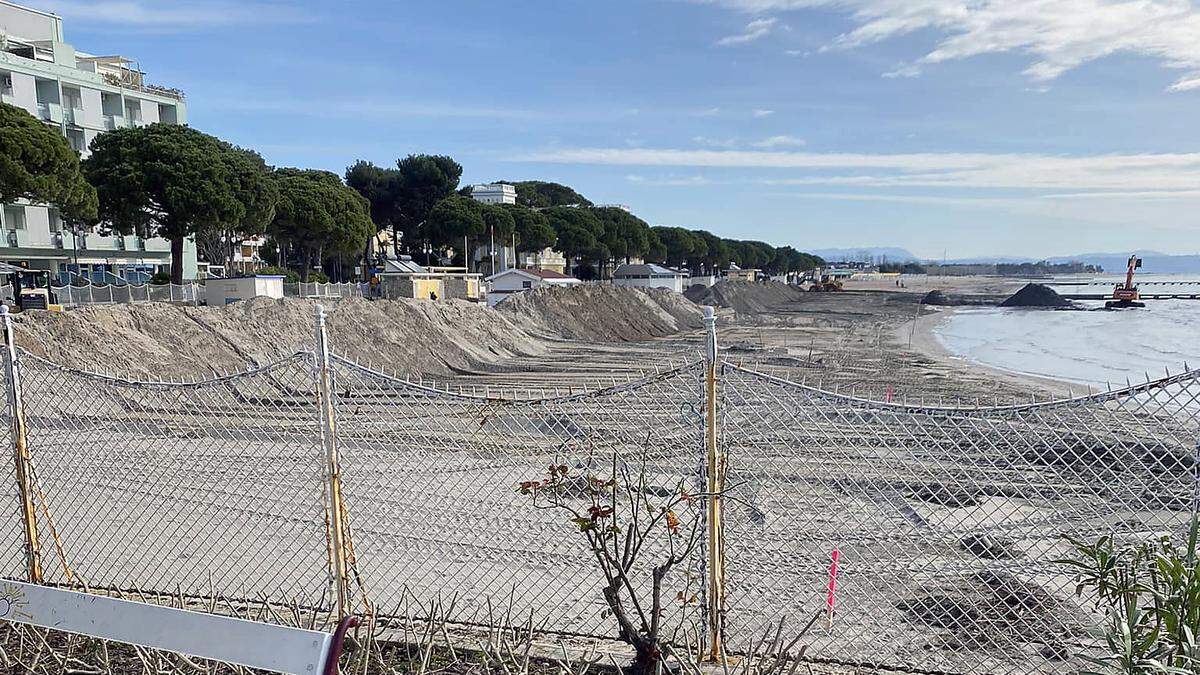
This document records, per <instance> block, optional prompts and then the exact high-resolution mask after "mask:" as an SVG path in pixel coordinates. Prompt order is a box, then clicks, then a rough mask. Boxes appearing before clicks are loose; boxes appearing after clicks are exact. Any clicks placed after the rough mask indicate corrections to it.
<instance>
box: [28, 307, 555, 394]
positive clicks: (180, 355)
mask: <svg viewBox="0 0 1200 675" xmlns="http://www.w3.org/2000/svg"><path fill="white" fill-rule="evenodd" d="M316 304H317V303H316V302H315V301H312V300H301V299H297V298H285V299H283V300H273V299H270V298H255V299H253V300H248V301H245V302H237V303H234V304H231V305H227V306H224V307H184V306H179V305H170V304H164V303H146V304H122V305H107V306H96V307H86V308H81V309H78V310H73V311H69V312H63V313H54V312H28V313H25V314H20V315H18V316H17V321H18V323H19V325H18V327H17V342H18V344H20V345H21V346H22V347H24V348H25V349H28V350H29V351H30V352H33V353H34V354H38V355H40V356H45V357H46V358H49V359H50V360H52V361H55V362H56V363H61V364H63V365H67V366H72V367H77V368H84V369H94V368H96V367H98V366H97V364H103V368H104V369H107V370H112V371H115V372H119V373H121V374H123V375H129V376H132V377H151V376H154V377H178V376H196V375H203V374H207V373H212V372H213V370H214V369H215V370H231V369H238V368H244V367H246V366H247V365H250V364H262V363H266V362H268V361H271V360H273V359H277V358H279V357H281V356H286V355H289V354H293V353H295V352H296V351H299V350H302V349H312V346H313V316H314V312H315V305H316ZM325 308H326V311H327V314H328V326H329V331H330V339H331V341H332V344H333V347H334V349H335V350H336V351H337V352H338V353H339V354H342V355H344V356H347V357H348V358H352V359H355V360H356V361H360V362H372V363H386V364H388V367H389V368H392V369H395V370H397V371H400V372H413V371H417V372H425V373H439V374H443V373H449V372H451V371H454V370H458V369H467V368H472V367H475V366H477V365H479V364H481V363H487V362H491V361H495V360H497V359H498V358H502V357H506V356H516V355H522V354H537V353H540V351H541V350H542V349H543V348H544V347H543V345H542V343H541V341H540V340H539V339H538V338H536V337H535V336H533V335H532V334H530V333H529V332H527V331H526V330H525V329H524V328H523V327H522V326H520V325H517V324H516V323H514V322H512V321H510V320H508V318H507V317H504V316H502V315H500V316H498V315H497V314H496V313H495V312H491V311H489V310H487V309H486V308H484V307H480V306H477V305H474V304H471V303H466V302H439V303H434V302H425V301H411V300H408V301H406V300H381V301H376V302H368V301H365V300H361V299H353V300H341V301H330V302H326V303H325Z"/></svg>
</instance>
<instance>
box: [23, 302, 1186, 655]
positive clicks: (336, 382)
mask: <svg viewBox="0 0 1200 675" xmlns="http://www.w3.org/2000/svg"><path fill="white" fill-rule="evenodd" d="M0 311H2V310H0ZM5 323H6V325H8V331H9V341H10V343H11V321H9V320H8V318H7V317H5ZM324 335H325V333H324V329H323V327H319V328H318V330H317V331H316V336H317V341H316V349H315V350H314V351H312V352H303V353H300V354H297V355H296V356H293V357H291V358H288V359H283V360H280V361H278V362H275V363H271V364H268V365H265V366H262V367H259V368H256V369H254V370H251V371H247V372H243V373H237V374H232V375H226V376H221V377H216V378H212V379H207V380H201V381H195V382H145V381H131V380H126V379H122V378H119V377H114V376H111V375H101V374H95V373H87V372H81V371H78V370H71V369H67V368H63V367H60V366H57V365H55V364H53V363H51V362H49V361H46V360H44V359H41V358H38V357H35V356H32V355H30V354H27V353H24V352H21V351H20V350H17V349H10V350H8V351H7V357H6V363H7V365H8V369H7V370H6V374H7V378H6V379H7V382H8V395H7V397H6V401H7V405H6V406H5V407H4V415H5V421H6V422H7V425H6V427H7V428H8V429H9V434H8V436H7V437H6V440H7V441H8V443H9V447H10V448H13V455H12V457H13V461H12V462H10V465H9V467H8V469H7V470H6V473H4V474H2V475H0V481H3V482H4V487H3V488H0V489H2V490H4V491H5V493H6V495H7V496H8V497H9V498H10V499H11V500H12V503H14V504H15V511H14V513H15V515H16V518H14V519H12V520H10V526H9V527H8V530H7V531H6V532H4V533H3V534H5V535H7V536H6V538H5V540H4V542H5V544H4V545H5V548H4V549H3V551H2V552H0V553H2V555H0V566H2V567H0V573H3V574H5V575H8V576H14V577H22V578H35V579H37V580H42V581H45V582H47V583H57V584H73V585H77V586H82V585H86V586H89V587H92V588H102V587H111V588H118V589H123V590H144V591H156V592H168V593H175V592H178V593H182V594H185V595H193V596H198V597H207V596H213V595H219V596H225V597H234V598H244V599H265V600H268V601H273V602H278V603H280V604H286V603H297V604H301V605H305V606H320V607H329V606H333V605H334V604H335V603H339V602H341V603H344V604H345V605H347V606H348V607H350V608H352V609H353V610H355V611H374V612H376V613H377V614H379V615H382V616H385V617H386V616H389V615H398V616H411V615H420V614H422V613H423V612H431V611H433V610H432V608H431V603H434V602H436V601H437V600H438V599H439V598H440V599H441V602H442V605H441V608H440V609H439V610H437V611H439V612H440V613H443V614H448V615H449V617H448V618H450V619H452V620H454V621H457V622H461V623H463V624H490V623H495V621H496V620H497V618H498V616H499V614H498V613H503V614H504V615H505V621H506V622H508V621H512V620H513V618H514V617H522V620H524V618H528V617H533V620H534V621H535V624H536V625H537V626H538V627H539V629H541V630H546V631H556V632H560V633H574V634H587V635H598V636H610V637H611V636H613V635H614V634H615V624H614V621H613V618H612V616H611V615H610V614H609V613H608V611H607V607H606V604H605V601H604V600H603V598H602V596H601V592H600V589H601V587H602V585H603V584H604V583H605V580H604V578H603V577H602V576H601V573H600V571H599V570H598V569H597V568H596V565H595V562H594V560H593V559H592V557H591V555H592V553H591V552H590V551H589V550H588V548H587V546H586V545H584V543H583V541H582V538H581V537H580V536H579V533H578V530H574V529H573V525H572V522H571V519H570V518H568V517H566V516H564V515H563V514H562V513H560V512H558V511H555V510H547V509H538V508H534V505H533V504H531V502H530V500H529V498H528V497H527V496H525V495H522V494H519V491H518V490H517V489H516V488H517V486H519V485H520V484H521V483H523V482H525V481H529V480H538V479H540V478H541V477H543V476H544V475H545V473H546V471H547V467H548V466H550V465H556V466H557V465H563V464H565V465H567V466H569V467H570V468H571V470H572V474H571V475H572V476H573V477H574V476H579V477H580V478H578V479H574V480H582V476H585V475H586V474H587V473H589V472H593V471H594V472H595V473H597V474H604V473H606V472H607V471H608V469H607V466H608V462H610V461H612V458H613V457H614V456H617V457H619V461H620V462H624V463H630V464H632V465H634V469H635V470H636V471H638V472H640V473H641V474H642V475H644V476H645V477H646V482H645V485H644V486H643V487H642V488H641V489H642V490H644V491H649V492H655V493H656V494H670V493H671V492H672V490H674V489H676V486H679V485H683V486H685V488H686V489H688V490H693V491H694V493H695V494H701V493H705V492H708V493H710V494H712V493H715V494H717V495H719V497H717V499H718V500H719V502H720V503H719V504H718V503H717V502H715V501H708V502H706V506H707V507H708V508H705V509H701V510H700V512H701V513H707V514H710V517H711V519H710V520H709V521H708V522H706V523H705V527H704V530H703V531H704V532H705V537H704V541H703V545H702V547H701V548H700V550H698V551H696V552H695V555H692V556H690V557H688V558H687V559H686V560H685V561H684V562H683V563H682V564H681V565H679V566H678V567H677V568H676V569H675V570H673V572H672V573H671V575H670V576H669V578H667V579H666V580H665V582H664V591H665V593H666V594H667V595H668V596H669V598H670V600H669V601H668V602H666V603H665V605H666V606H667V613H666V617H665V619H666V621H668V623H671V624H673V625H682V624H684V623H685V622H690V623H693V624H694V623H697V622H698V623H699V624H701V625H703V626H708V627H711V629H712V630H714V631H718V635H719V633H720V632H723V634H724V636H725V637H726V639H727V640H729V639H730V638H734V639H735V642H736V643H740V644H747V643H748V641H749V640H750V639H751V638H752V637H757V636H759V635H761V634H762V632H763V631H764V630H765V629H766V627H767V625H768V624H769V622H771V621H775V620H777V619H779V618H781V617H785V616H786V617H791V618H792V619H793V622H795V621H798V620H800V619H801V618H803V617H808V616H811V615H812V614H813V613H814V612H821V613H822V619H821V621H820V622H819V623H818V631H817V633H816V634H815V637H814V638H813V646H812V648H811V650H810V654H811V655H813V656H815V657H817V658H824V659H829V660H833V661H838V662H842V663H850V664H857V665H880V666H887V667H895V668H904V669H911V670H918V671H959V672H972V673H975V672H1053V671H1066V670H1072V669H1075V668H1078V666H1079V661H1078V654H1080V653H1081V652H1084V651H1086V650H1088V649H1090V648H1092V647H1093V646H1094V645H1095V637H1094V633H1093V627H1094V626H1095V625H1096V623H1097V618H1096V617H1095V616H1093V615H1092V614H1091V612H1090V610H1089V607H1088V604H1087V603H1086V602H1084V601H1081V600H1079V599H1076V598H1075V597H1074V593H1073V587H1072V578H1071V575H1070V574H1069V573H1068V572H1067V571H1065V569H1064V568H1063V567H1062V566H1061V565H1060V564H1058V563H1055V562H1054V560H1055V559H1057V558H1061V557H1063V556H1064V555H1067V554H1068V553H1069V551H1068V549H1067V547H1066V545H1065V543H1064V540H1063V536H1064V535H1071V536H1076V537H1083V538H1095V537H1098V536H1099V535H1101V534H1104V533H1115V534H1117V535H1119V536H1120V537H1122V538H1127V539H1134V538H1141V537H1145V536H1147V535H1149V534H1150V533H1153V532H1158V531H1178V530H1179V529H1180V528H1181V527H1183V525H1184V524H1185V522H1186V521H1187V520H1188V518H1190V517H1191V515H1192V513H1193V510H1194V509H1195V507H1196V496H1195V495H1196V489H1197V485H1198V483H1197V480H1196V477H1195V475H1194V472H1195V471H1196V470H1197V467H1198V465H1197V463H1196V462H1195V461H1194V458H1195V454H1196V441H1197V439H1198V438H1200V418H1198V415H1200V400H1198V399H1200V382H1198V381H1197V378H1198V377H1200V374H1196V373H1186V374H1183V375H1177V376H1174V377H1169V378H1166V379H1163V380H1158V381H1155V382H1148V383H1146V384H1144V385H1142V386H1131V387H1129V388H1127V389H1122V390H1120V391H1113V392H1106V393H1103V394H1100V395H1095V396H1087V397H1081V398H1075V399H1069V400H1060V401H1054V402H1050V403H1029V404H1023V405H1005V406H991V407H973V406H958V405H955V406H941V405H938V406H923V405H917V404H913V403H911V402H888V401H886V400H885V401H871V400H867V399H864V398H858V397H855V396H851V395H842V394H837V393H833V392H829V391H825V390H822V389H818V388H814V387H810V386H807V385H804V384H800V383H796V382H791V381H787V380H784V379H780V378H777V377H773V376H771V375H768V374H764V373H763V372H759V371H758V370H756V369H755V368H752V367H747V366H742V365H732V364H729V363H726V362H724V361H723V360H722V358H721V356H720V355H719V354H717V353H716V350H715V346H711V345H710V350H709V354H708V355H704V356H701V355H698V356H697V359H696V360H694V361H692V362H689V363H685V364H683V365H680V366H678V367H671V368H669V369H666V370H663V371H661V372H657V373H654V374H650V375H646V376H645V377H642V378H639V379H636V380H634V381H630V382H627V383H624V384H619V385H616V386H611V387H606V388H599V389H595V390H589V391H582V392H581V391H568V392H559V391H548V390H547V391H528V390H525V391H520V392H516V391H510V390H501V389H481V388H476V389H456V388H452V387H447V386H443V385H439V384H436V383H430V382H423V381H417V380H413V379H405V378H400V377H396V376H394V375H391V374H388V373H385V372H382V371H380V370H378V369H373V368H370V367H367V366H364V365H362V364H357V363H354V362H352V361H349V360H347V359H345V358H343V357H340V356H337V355H336V353H331V351H330V350H331V346H330V345H328V344H327V343H326V341H325V337H324ZM710 336H713V337H712V339H714V340H715V330H714V331H713V332H712V333H711V334H710ZM332 347H333V348H335V347H336V345H333V346H332ZM709 392H712V393H709ZM15 413H23V414H15ZM20 448H27V453H26V454H22V452H21V451H20ZM714 486H715V487H716V488H717V489H713V488H714ZM580 489H581V490H582V488H580ZM716 506H719V507H720V508H715V507H716ZM27 514H32V516H31V517H30V516H28V515H27ZM30 520H31V521H32V524H33V526H34V529H35V530H36V532H30V531H28V530H29V528H27V527H26V523H27V522H28V521H30ZM31 544H33V546H31ZM666 546H667V543H666V542H665V541H662V540H653V541H650V542H649V543H648V545H647V548H646V551H645V552H644V557H643V558H642V560H643V562H644V564H643V565H642V566H640V567H639V568H638V569H637V570H636V572H637V573H636V575H635V584H636V585H637V590H638V592H639V593H642V594H644V593H645V591H646V587H645V583H646V582H647V580H648V579H649V576H650V572H651V570H650V569H649V567H650V565H651V564H653V563H654V561H655V560H657V559H661V557H662V556H663V555H664V554H665V551H666V549H665V547H666ZM31 553H32V555H31ZM35 559H36V562H37V570H36V571H35V570H34V568H33V565H32V562H33V561H35ZM835 560H836V562H835ZM676 599H678V602H676ZM418 607H420V608H421V609H418ZM701 632H703V631H701ZM714 637H716V636H714Z"/></svg>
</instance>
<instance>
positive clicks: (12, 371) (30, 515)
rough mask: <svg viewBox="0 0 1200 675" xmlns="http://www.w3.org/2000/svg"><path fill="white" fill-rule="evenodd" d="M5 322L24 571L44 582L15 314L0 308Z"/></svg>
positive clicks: (2, 306) (34, 578)
mask: <svg viewBox="0 0 1200 675" xmlns="http://www.w3.org/2000/svg"><path fill="white" fill-rule="evenodd" d="M0 317H3V320H4V344H5V347H6V349H5V352H4V354H5V358H4V360H5V366H6V368H5V375H6V376H7V378H6V379H7V380H8V412H9V415H10V417H11V418H12V426H11V429H10V433H12V447H13V469H14V471H15V474H16V478H17V498H18V499H19V500H20V503H21V520H22V523H23V526H24V532H25V572H26V575H27V576H28V579H29V581H31V582H33V583H35V584H40V583H42V544H41V541H40V540H39V539H38V530H37V512H36V511H35V510H34V506H33V481H32V480H31V478H30V468H29V462H30V459H31V458H30V456H29V446H28V444H27V443H26V438H25V405H24V401H23V400H22V398H21V396H22V391H21V373H20V369H19V368H18V366H17V345H16V342H15V341H14V340H13V325H12V315H11V314H9V312H8V307H7V306H5V305H0Z"/></svg>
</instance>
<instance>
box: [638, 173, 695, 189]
mask: <svg viewBox="0 0 1200 675" xmlns="http://www.w3.org/2000/svg"><path fill="white" fill-rule="evenodd" d="M625 180H627V181H629V182H631V183H637V184H639V185H650V186H654V187H689V186H693V185H710V184H712V181H711V180H709V179H708V178H705V177H704V176H700V175H695V176H668V177H665V178H646V177H645V176H639V175H636V174H630V175H628V176H625Z"/></svg>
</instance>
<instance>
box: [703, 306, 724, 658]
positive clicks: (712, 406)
mask: <svg viewBox="0 0 1200 675" xmlns="http://www.w3.org/2000/svg"><path fill="white" fill-rule="evenodd" d="M704 329H705V354H704V357H705V361H706V362H707V368H706V369H705V375H704V450H705V468H706V478H707V485H706V491H707V492H708V495H709V497H708V513H707V518H708V522H707V525H708V528H707V532H706V534H707V535H708V547H707V554H708V555H707V560H706V561H705V567H706V571H707V579H706V581H707V584H706V585H707V590H708V592H707V593H706V594H705V600H706V602H707V607H706V610H707V617H708V626H707V629H708V631H707V632H708V658H709V659H711V660H713V661H718V660H720V659H721V655H722V653H723V651H724V644H723V640H724V633H725V524H724V520H723V519H724V517H725V516H724V513H723V512H722V504H721V502H722V495H721V492H722V491H723V490H724V489H725V476H724V473H725V463H724V462H723V461H721V457H720V450H719V448H718V444H717V317H716V314H715V312H714V310H713V308H712V307H705V308H704Z"/></svg>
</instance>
